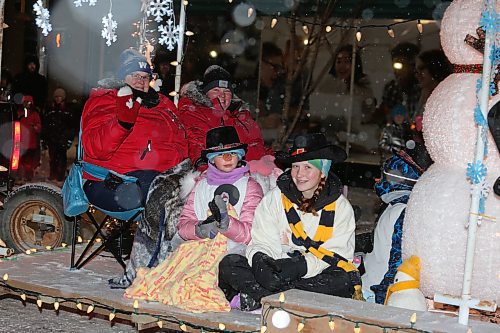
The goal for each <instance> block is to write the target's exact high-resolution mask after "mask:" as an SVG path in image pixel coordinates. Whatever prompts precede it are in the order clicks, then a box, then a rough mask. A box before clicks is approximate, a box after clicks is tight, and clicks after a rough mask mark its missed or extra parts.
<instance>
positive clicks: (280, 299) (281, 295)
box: [278, 292, 285, 303]
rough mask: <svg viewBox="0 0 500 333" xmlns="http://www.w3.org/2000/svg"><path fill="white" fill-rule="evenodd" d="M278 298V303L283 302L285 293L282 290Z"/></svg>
mask: <svg viewBox="0 0 500 333" xmlns="http://www.w3.org/2000/svg"><path fill="white" fill-rule="evenodd" d="M278 300H279V301H280V303H285V293H284V292H281V293H280V296H279V298H278Z"/></svg>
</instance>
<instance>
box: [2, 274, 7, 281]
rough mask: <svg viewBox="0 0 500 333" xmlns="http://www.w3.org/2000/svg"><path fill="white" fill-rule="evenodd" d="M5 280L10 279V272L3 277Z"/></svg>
mask: <svg viewBox="0 0 500 333" xmlns="http://www.w3.org/2000/svg"><path fill="white" fill-rule="evenodd" d="M2 279H3V280H4V281H7V280H8V279H9V274H7V273H5V274H4V275H3V277H2Z"/></svg>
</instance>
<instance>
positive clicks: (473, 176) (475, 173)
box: [467, 161, 488, 184]
mask: <svg viewBox="0 0 500 333" xmlns="http://www.w3.org/2000/svg"><path fill="white" fill-rule="evenodd" d="M487 171H488V169H487V168H486V165H484V163H483V162H481V161H476V162H474V163H467V178H468V179H469V180H470V181H471V183H472V184H479V183H480V182H481V181H483V179H484V178H485V177H486V172H487Z"/></svg>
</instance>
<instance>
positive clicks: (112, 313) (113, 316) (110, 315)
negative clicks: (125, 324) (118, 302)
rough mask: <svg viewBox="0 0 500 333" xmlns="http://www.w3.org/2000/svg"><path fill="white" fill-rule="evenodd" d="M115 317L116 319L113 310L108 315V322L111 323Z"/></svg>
mask: <svg viewBox="0 0 500 333" xmlns="http://www.w3.org/2000/svg"><path fill="white" fill-rule="evenodd" d="M115 317H116V314H115V310H113V312H110V313H109V317H108V319H109V321H113V319H115Z"/></svg>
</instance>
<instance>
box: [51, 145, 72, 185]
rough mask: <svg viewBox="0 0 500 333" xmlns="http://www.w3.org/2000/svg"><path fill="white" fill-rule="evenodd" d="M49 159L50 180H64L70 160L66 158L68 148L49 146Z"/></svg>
mask: <svg viewBox="0 0 500 333" xmlns="http://www.w3.org/2000/svg"><path fill="white" fill-rule="evenodd" d="M49 159H50V176H49V179H56V180H58V181H62V180H64V178H65V177H66V166H67V163H68V159H67V156H66V147H65V146H62V145H55V144H50V145H49Z"/></svg>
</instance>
